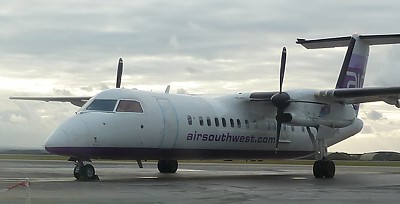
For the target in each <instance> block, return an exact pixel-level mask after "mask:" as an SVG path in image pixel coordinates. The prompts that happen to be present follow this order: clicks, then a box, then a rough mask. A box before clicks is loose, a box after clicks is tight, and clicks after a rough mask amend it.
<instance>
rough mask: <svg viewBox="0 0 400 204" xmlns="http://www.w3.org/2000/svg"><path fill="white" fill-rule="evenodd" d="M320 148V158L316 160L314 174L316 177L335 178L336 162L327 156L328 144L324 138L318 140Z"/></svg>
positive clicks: (318, 155) (318, 154) (318, 153)
mask: <svg viewBox="0 0 400 204" xmlns="http://www.w3.org/2000/svg"><path fill="white" fill-rule="evenodd" d="M317 142H318V149H319V151H316V154H317V158H318V160H317V161H315V162H314V166H313V174H314V177H315V178H333V177H334V176H335V163H334V162H333V161H331V160H328V159H327V158H326V155H327V146H326V142H325V140H324V139H322V140H317Z"/></svg>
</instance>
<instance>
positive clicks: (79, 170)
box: [74, 165, 82, 181]
mask: <svg viewBox="0 0 400 204" xmlns="http://www.w3.org/2000/svg"><path fill="white" fill-rule="evenodd" d="M74 177H75V178H76V180H78V181H79V180H81V179H82V168H81V167H79V166H78V165H75V168H74Z"/></svg>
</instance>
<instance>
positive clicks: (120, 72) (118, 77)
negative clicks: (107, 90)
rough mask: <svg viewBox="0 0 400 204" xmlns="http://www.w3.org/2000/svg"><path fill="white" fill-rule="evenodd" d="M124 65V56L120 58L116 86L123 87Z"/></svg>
mask: <svg viewBox="0 0 400 204" xmlns="http://www.w3.org/2000/svg"><path fill="white" fill-rule="evenodd" d="M123 66H124V62H123V61H122V58H119V61H118V69H117V83H116V84H115V87H116V88H121V77H122V69H123Z"/></svg>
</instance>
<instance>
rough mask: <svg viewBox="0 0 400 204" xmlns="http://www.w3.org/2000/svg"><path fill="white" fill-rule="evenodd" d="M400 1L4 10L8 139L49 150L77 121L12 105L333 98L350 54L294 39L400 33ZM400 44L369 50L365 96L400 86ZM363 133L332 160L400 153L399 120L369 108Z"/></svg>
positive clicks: (3, 122)
mask: <svg viewBox="0 0 400 204" xmlns="http://www.w3.org/2000/svg"><path fill="white" fill-rule="evenodd" d="M398 8H400V2H399V1H396V0H387V1H383V2H382V1H365V0H359V1H345V0H343V1H310V0H305V1H276V0H275V1H252V0H249V1H239V0H237V1H233V0H221V1H215V0H202V1H184V0H182V1H174V0H171V1H161V0H153V1H150V0H146V1H131V0H127V1H98V0H86V1H71V0H68V1H63V0H58V1H50V0H41V1H0V28H1V32H0V73H1V74H0V141H1V146H3V147H10V146H13V147H15V146H16V147H40V146H42V145H43V144H44V142H45V139H46V138H47V136H48V135H49V133H50V132H51V131H52V130H54V128H56V127H57V125H58V124H60V123H61V122H62V121H63V120H65V119H66V118H68V117H70V116H72V115H73V114H75V113H74V112H75V111H77V109H78V108H77V107H75V106H73V105H71V104H67V103H57V102H54V103H45V102H27V101H11V100H9V99H8V97H9V96H12V95H14V96H15V95H35V96H38V95H39V96H60V95H63V96H65V95H76V96H92V95H94V94H96V93H98V92H99V91H101V90H104V89H107V88H112V87H113V86H115V73H116V66H117V63H118V58H119V57H122V58H123V59H124V75H123V79H122V80H123V81H122V86H123V87H125V88H138V89H142V90H153V91H160V92H161V91H163V90H164V89H165V87H166V86H167V85H168V84H171V86H172V87H171V92H172V93H176V92H186V93H193V94H203V93H236V92H239V91H240V92H245V91H248V92H251V91H276V90H278V88H279V87H278V84H279V79H278V69H279V62H280V52H281V49H282V47H283V46H286V47H287V49H288V60H287V69H286V70H287V71H286V76H285V77H286V78H285V83H284V89H286V90H287V89H295V88H333V87H334V85H335V82H336V79H337V76H338V73H339V71H340V67H341V64H342V60H343V57H344V54H345V51H346V49H345V48H335V49H321V50H306V49H305V48H303V47H302V46H300V45H296V44H295V41H296V38H308V39H312V38H324V37H335V36H347V35H351V34H353V33H361V34H386V33H399V32H400V30H399V28H398V21H399V19H400V14H399V12H398ZM399 57H400V45H390V46H376V47H372V48H371V51H370V58H369V64H368V65H369V66H368V71H367V74H366V79H365V86H400V78H399V76H400V60H399ZM360 117H361V119H363V120H364V123H365V127H364V130H363V131H362V132H361V133H359V134H357V135H356V136H354V137H352V138H350V139H348V140H346V141H344V142H342V143H340V144H338V145H335V146H333V147H332V148H330V151H346V152H351V153H355V152H369V151H378V150H390V151H400V130H399V127H400V110H398V109H396V108H395V107H392V106H389V105H387V104H385V103H372V104H363V105H362V106H361V111H360Z"/></svg>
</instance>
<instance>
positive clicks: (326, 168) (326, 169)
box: [322, 160, 335, 178]
mask: <svg viewBox="0 0 400 204" xmlns="http://www.w3.org/2000/svg"><path fill="white" fill-rule="evenodd" d="M322 173H323V175H324V177H325V178H333V177H334V176H335V163H334V162H333V161H330V160H326V161H323V163H322Z"/></svg>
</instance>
